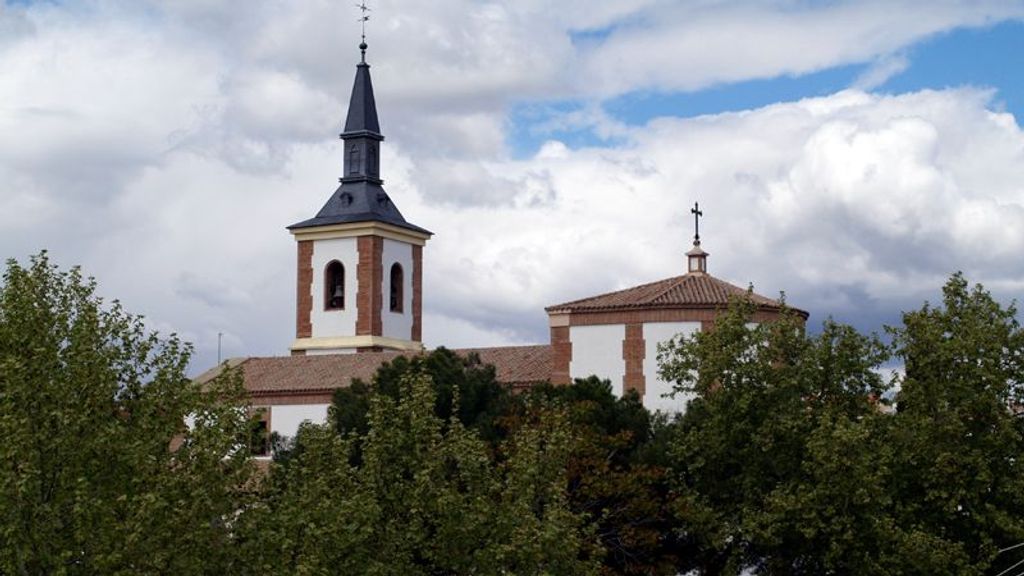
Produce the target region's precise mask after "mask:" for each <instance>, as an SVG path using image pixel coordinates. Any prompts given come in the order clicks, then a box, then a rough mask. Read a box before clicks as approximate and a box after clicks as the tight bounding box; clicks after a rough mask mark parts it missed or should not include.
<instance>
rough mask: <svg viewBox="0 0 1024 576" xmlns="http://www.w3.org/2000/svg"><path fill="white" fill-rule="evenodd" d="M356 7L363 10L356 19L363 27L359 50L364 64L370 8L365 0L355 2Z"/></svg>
mask: <svg viewBox="0 0 1024 576" xmlns="http://www.w3.org/2000/svg"><path fill="white" fill-rule="evenodd" d="M356 8H359V9H360V10H361V11H362V12H363V14H362V16H360V17H359V20H357V22H359V25H360V26H362V29H363V36H362V38H363V40H362V42H360V43H359V51H360V52H361V53H362V63H363V64H366V23H367V22H369V21H370V14H369V12H370V11H371V10H370V7H369V6H367V5H366V0H363V1H362V2H360V3H359V4H356Z"/></svg>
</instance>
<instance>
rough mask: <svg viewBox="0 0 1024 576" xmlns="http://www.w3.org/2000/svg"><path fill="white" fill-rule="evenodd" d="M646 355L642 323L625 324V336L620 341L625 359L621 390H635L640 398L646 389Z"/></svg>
mask: <svg viewBox="0 0 1024 576" xmlns="http://www.w3.org/2000/svg"><path fill="white" fill-rule="evenodd" d="M646 356H647V348H646V341H645V340H644V325H643V324H627V325H626V338H625V340H623V341H622V359H623V360H625V361H626V374H625V375H624V376H623V379H622V389H623V392H629V391H630V390H636V391H637V393H638V394H639V395H640V397H641V398H643V397H644V393H645V392H646V391H647V380H646V378H645V376H644V358H645V357H646Z"/></svg>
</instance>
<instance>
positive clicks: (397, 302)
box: [391, 263, 404, 314]
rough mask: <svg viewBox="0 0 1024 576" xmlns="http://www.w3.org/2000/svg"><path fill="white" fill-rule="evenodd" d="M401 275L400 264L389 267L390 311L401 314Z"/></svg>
mask: <svg viewBox="0 0 1024 576" xmlns="http://www.w3.org/2000/svg"><path fill="white" fill-rule="evenodd" d="M403 276H404V275H403V274H402V266H401V264H397V263H396V264H392V266H391V311H392V312H398V313H399V314H401V313H402V299H403V298H402V296H403V294H402V286H403Z"/></svg>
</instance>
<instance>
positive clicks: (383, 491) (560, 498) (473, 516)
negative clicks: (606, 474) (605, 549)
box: [239, 372, 596, 575]
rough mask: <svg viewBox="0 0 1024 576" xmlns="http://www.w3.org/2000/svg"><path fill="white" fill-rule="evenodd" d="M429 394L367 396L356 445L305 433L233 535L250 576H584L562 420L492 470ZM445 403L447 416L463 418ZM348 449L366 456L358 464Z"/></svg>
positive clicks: (473, 440)
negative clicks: (261, 575) (264, 575)
mask: <svg viewBox="0 0 1024 576" xmlns="http://www.w3.org/2000/svg"><path fill="white" fill-rule="evenodd" d="M435 389H436V386H435V385H434V384H433V383H432V382H431V380H430V378H429V377H427V376H426V375H425V374H423V373H418V374H417V373H415V372H407V373H405V374H404V375H402V376H401V377H400V379H399V381H398V390H397V398H395V397H392V396H391V395H390V394H388V393H374V394H371V395H370V396H369V407H370V409H369V412H368V413H367V415H366V419H367V420H366V421H367V429H366V433H365V436H362V437H359V436H358V433H357V432H356V431H354V430H350V431H348V432H347V433H346V434H345V435H343V436H342V435H338V434H337V433H336V432H334V431H331V430H330V427H328V426H311V425H307V426H304V427H303V428H302V429H301V430H300V432H299V435H298V437H297V439H296V444H295V449H294V450H293V453H292V455H291V457H290V460H289V463H288V465H287V466H280V465H277V466H275V467H274V468H272V471H271V476H270V479H269V480H268V483H267V492H266V496H265V498H264V499H263V501H262V503H261V504H260V505H259V506H257V507H253V508H252V509H251V510H249V511H247V512H246V513H245V514H243V516H242V519H241V522H240V528H239V532H240V535H241V541H242V542H244V549H245V551H246V555H247V556H250V557H252V558H254V561H253V565H252V566H251V568H252V569H253V570H254V571H255V570H258V571H261V572H269V573H275V574H295V573H298V574H352V573H359V574H410V575H416V574H440V573H445V574H448V573H453V574H588V573H594V571H595V566H596V565H595V563H594V561H593V560H590V559H588V558H587V556H586V554H585V551H586V550H587V548H588V542H589V541H590V539H591V536H590V532H589V529H588V528H587V524H586V522H585V519H584V518H583V517H582V516H581V515H579V514H576V513H573V512H572V511H571V510H570V509H569V507H568V505H567V502H566V494H565V485H566V463H567V461H568V458H569V455H570V452H571V450H572V447H573V446H574V443H575V433H574V431H573V430H572V427H571V426H570V424H569V421H568V419H567V418H566V417H565V416H564V415H561V414H559V413H558V412H557V411H549V412H547V416H548V417H546V418H545V419H544V420H543V421H540V422H538V423H537V425H535V426H527V427H523V428H521V429H520V430H519V431H518V432H517V433H516V434H515V435H513V436H512V437H510V438H509V439H508V440H507V441H505V442H504V443H503V445H502V451H503V453H504V454H506V458H505V459H504V460H503V461H502V462H501V463H500V464H499V465H495V464H494V461H493V460H492V458H491V456H490V450H489V449H488V446H487V444H486V443H485V442H484V441H483V440H481V439H480V437H479V435H478V434H477V433H476V432H475V431H474V430H471V429H469V428H467V427H465V426H464V425H463V424H462V422H461V421H460V420H459V418H458V417H455V416H453V417H451V418H450V419H449V420H447V421H445V420H444V419H442V418H440V417H439V416H438V415H437V414H436V407H437V397H436V393H435ZM458 399H459V397H458V396H457V395H456V396H454V397H453V399H452V401H453V410H452V413H453V414H457V413H458ZM356 441H358V442H359V444H360V447H361V454H362V457H361V459H360V461H359V462H358V463H353V460H352V458H351V457H350V456H351V452H352V450H353V449H354V444H355V443H356Z"/></svg>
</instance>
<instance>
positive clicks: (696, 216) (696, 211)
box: [690, 202, 704, 242]
mask: <svg viewBox="0 0 1024 576" xmlns="http://www.w3.org/2000/svg"><path fill="white" fill-rule="evenodd" d="M690 214H693V240H694V241H695V242H700V217H701V216H703V215H704V212H701V210H700V205H699V204H698V203H696V202H694V203H693V208H691V209H690Z"/></svg>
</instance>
